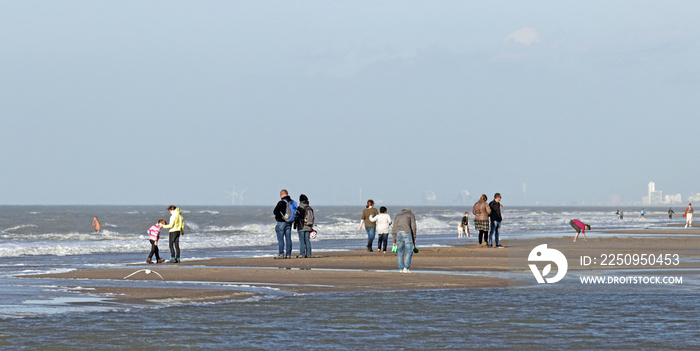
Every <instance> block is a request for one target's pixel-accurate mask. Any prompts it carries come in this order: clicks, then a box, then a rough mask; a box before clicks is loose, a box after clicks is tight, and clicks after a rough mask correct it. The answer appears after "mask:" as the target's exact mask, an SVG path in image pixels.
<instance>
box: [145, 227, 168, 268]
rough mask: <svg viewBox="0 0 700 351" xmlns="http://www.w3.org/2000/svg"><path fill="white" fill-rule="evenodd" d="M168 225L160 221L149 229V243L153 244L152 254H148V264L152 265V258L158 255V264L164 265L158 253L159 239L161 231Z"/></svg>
mask: <svg viewBox="0 0 700 351" xmlns="http://www.w3.org/2000/svg"><path fill="white" fill-rule="evenodd" d="M165 224H166V222H165V220H164V219H159V220H158V223H156V224H154V225H153V226H151V227H150V228H148V232H147V233H148V241H150V242H151V252H150V253H149V254H148V259H146V263H148V264H151V263H153V261H151V258H153V255H156V263H163V262H164V261H163V260H161V259H160V254H159V252H158V239H160V229H161V228H163V226H164V225H165Z"/></svg>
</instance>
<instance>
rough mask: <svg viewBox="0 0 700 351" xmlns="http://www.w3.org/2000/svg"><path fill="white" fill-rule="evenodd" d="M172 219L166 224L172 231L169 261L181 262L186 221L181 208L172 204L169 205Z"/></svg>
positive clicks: (165, 226)
mask: <svg viewBox="0 0 700 351" xmlns="http://www.w3.org/2000/svg"><path fill="white" fill-rule="evenodd" d="M168 211H170V221H168V224H166V225H164V226H163V228H167V229H168V230H169V231H170V236H169V241H168V242H169V244H170V260H169V261H168V263H180V235H185V231H184V230H185V221H184V220H183V219H182V214H181V212H180V209H179V208H177V207H175V205H172V206H170V207H168Z"/></svg>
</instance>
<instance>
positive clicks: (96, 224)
mask: <svg viewBox="0 0 700 351" xmlns="http://www.w3.org/2000/svg"><path fill="white" fill-rule="evenodd" d="M92 226H93V227H94V228H95V231H94V232H93V233H99V232H100V229H102V227H100V220H98V219H97V216H95V217H92Z"/></svg>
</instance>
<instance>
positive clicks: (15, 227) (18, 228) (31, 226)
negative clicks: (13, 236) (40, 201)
mask: <svg viewBox="0 0 700 351" xmlns="http://www.w3.org/2000/svg"><path fill="white" fill-rule="evenodd" d="M36 227H37V226H36V225H35V224H22V225H17V226H14V227H12V228H7V229H5V230H3V231H5V232H12V231H15V230H20V229H25V228H36Z"/></svg>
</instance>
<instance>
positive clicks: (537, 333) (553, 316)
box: [0, 204, 700, 350]
mask: <svg viewBox="0 0 700 351" xmlns="http://www.w3.org/2000/svg"><path fill="white" fill-rule="evenodd" d="M273 205H274V204H273ZM312 205H313V204H312ZM166 207H167V206H0V296H1V298H0V299H1V300H0V349H7V350H37V349H40V350H70V349H89V350H94V349H100V350H123V349H133V350H142V349H143V350H145V349H155V350H161V349H162V350H165V349H168V350H181V349H245V350H287V349H295V350H336V349H350V350H463V349H478V350H515V349H517V350H541V349H553V350H613V349H615V350H632V349H634V350H659V349H663V350H691V349H696V350H697V349H700V298H699V297H700V295H699V294H698V292H699V291H700V290H699V288H698V285H697V284H693V282H697V281H698V279H697V278H698V277H697V274H695V273H693V272H691V273H689V275H685V276H684V278H685V281H686V282H687V283H688V284H685V285H683V286H680V287H674V290H673V291H672V292H670V293H669V292H668V290H660V291H658V292H653V291H652V292H651V293H650V292H649V291H645V290H644V287H643V286H630V287H629V288H625V289H610V290H605V289H604V288H601V289H599V290H595V291H581V290H579V289H576V288H552V285H555V284H527V285H524V286H518V287H508V288H484V289H454V290H424V291H421V290H419V291H382V292H344V293H309V294H297V293H289V292H285V291H282V290H279V289H276V288H274V287H269V286H255V285H245V284H234V283H226V284H224V283H220V282H219V283H216V282H193V283H188V282H179V283H178V288H208V289H238V290H247V291H252V292H257V293H259V295H257V296H255V297H252V298H250V299H247V300H240V301H222V302H211V303H202V302H188V301H182V300H173V301H168V302H163V303H160V304H157V305H139V304H129V303H123V302H118V301H116V300H114V299H112V298H110V297H109V296H104V295H98V294H94V293H91V292H90V288H89V287H88V286H116V287H167V286H168V284H173V282H163V281H158V280H153V281H143V280H137V281H130V280H118V281H117V280H96V281H90V282H89V283H88V282H87V281H66V280H59V279H45V278H41V279H40V278H31V276H32V275H36V274H42V273H54V272H68V271H72V270H76V269H102V268H133V269H134V270H137V269H138V268H139V267H135V266H133V264H135V263H144V261H145V259H146V257H147V255H148V251H149V243H148V236H147V234H146V230H147V229H148V228H149V227H150V226H151V225H153V224H155V223H156V221H157V220H158V219H161V218H163V219H166V220H167V219H168V218H169V213H168V211H167V210H166ZM272 207H273V206H272V205H271V206H181V209H182V212H183V216H184V218H185V222H186V235H185V236H184V237H183V239H182V241H181V247H182V260H183V261H188V260H207V259H211V258H217V257H253V256H259V257H265V256H269V257H272V256H273V255H274V254H276V253H277V241H276V236H275V233H274V226H275V222H274V218H273V216H272ZM387 207H389V211H388V212H389V214H390V215H391V216H392V218H393V216H394V215H395V214H396V213H398V212H399V211H400V209H401V206H396V207H393V206H387ZM314 209H315V214H316V222H317V224H316V230H317V231H318V236H317V238H316V239H315V240H313V241H312V245H313V249H314V253H315V254H320V255H322V253H323V252H324V251H331V250H354V249H364V247H365V246H366V234H365V232H364V230H359V228H358V227H359V222H360V215H361V212H362V210H363V207H361V206H357V207H351V206H314ZM411 210H412V211H413V212H414V213H415V215H416V218H417V227H418V238H417V245H418V247H425V248H427V247H445V246H452V245H463V244H464V243H465V242H467V243H470V242H475V240H476V238H469V239H460V238H457V225H458V223H459V221H460V220H461V218H462V216H463V213H464V211H469V212H471V206H448V207H432V206H431V207H421V206H413V207H411ZM615 210H616V208H612V207H526V206H513V207H510V206H507V204H506V206H505V207H504V210H503V214H504V221H503V223H502V226H501V237H502V238H503V239H505V240H508V239H514V238H517V239H528V238H534V239H537V238H561V237H568V238H571V237H572V236H573V233H574V232H573V230H572V228H571V227H570V226H569V224H568V223H569V220H570V219H572V218H578V219H581V220H582V221H584V222H586V223H592V224H593V227H594V229H593V230H592V231H590V232H589V233H587V235H588V237H589V239H590V238H595V237H606V236H613V235H614V236H618V237H624V236H627V234H609V233H605V232H603V231H604V230H613V229H648V230H649V232H650V233H653V229H654V228H661V227H663V228H665V229H668V228H667V226H668V225H669V224H671V225H672V224H676V225H678V224H681V223H683V220H684V219H683V218H682V217H681V216H680V215H676V216H675V217H674V218H673V219H672V220H669V219H668V216H667V215H666V211H667V210H668V208H667V207H666V208H649V207H647V208H646V212H647V215H646V216H645V217H646V218H641V217H640V215H639V211H640V210H641V208H636V207H635V208H623V210H624V213H625V218H624V220H618V218H617V216H616V215H615ZM676 212H682V209H681V208H678V209H676ZM94 216H97V217H98V218H99V220H100V222H101V223H102V231H101V232H100V233H98V234H95V233H93V229H92V227H91V224H92V219H93V217H94ZM470 218H471V217H470ZM670 228H677V227H670ZM678 230H679V235H685V234H683V233H682V232H681V229H680V228H679V229H678ZM472 232H474V231H473V230H472ZM645 235H651V236H653V234H645ZM164 236H165V237H167V231H164ZM630 236H631V234H630ZM659 236H660V235H659ZM292 237H293V242H294V249H295V250H296V249H297V248H298V245H297V241H296V240H297V239H296V234H293V235H292ZM160 249H161V253H162V256H164V257H165V258H168V257H169V253H168V247H167V240H162V241H161V243H160ZM692 249H695V250H697V249H700V248H692ZM419 259H420V256H419V254H418V255H416V256H414V260H419ZM154 266H155V265H152V266H149V268H153V267H154ZM155 267H157V266H155ZM181 267H186V266H181ZM154 269H156V268H154ZM185 269H186V268H185ZM414 273H435V274H438V273H437V272H414ZM397 274H398V273H397ZM442 274H444V273H442ZM473 274H495V275H496V276H498V274H502V273H489V272H476V273H473ZM18 276H23V277H21V278H20V277H18ZM522 279H523V280H524V281H529V282H530V283H534V278H533V276H532V275H531V274H529V275H522Z"/></svg>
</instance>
